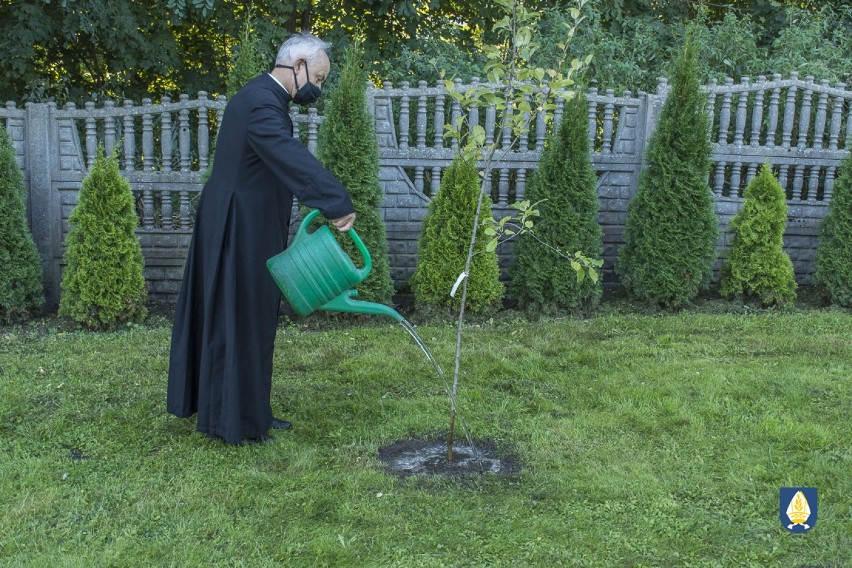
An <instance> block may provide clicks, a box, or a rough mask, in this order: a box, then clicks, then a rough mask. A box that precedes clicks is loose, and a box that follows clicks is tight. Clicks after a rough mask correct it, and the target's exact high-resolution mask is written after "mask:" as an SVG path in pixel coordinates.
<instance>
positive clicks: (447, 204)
mask: <svg viewBox="0 0 852 568" xmlns="http://www.w3.org/2000/svg"><path fill="white" fill-rule="evenodd" d="M479 190H480V179H479V174H478V172H477V171H476V169H475V168H474V167H473V166H472V165H471V164H470V163H469V162H467V161H465V159H464V158H463V157H460V156H459V157H456V158H455V160H453V162H452V163H451V164H450V166H449V167H448V168H447V169H446V170H445V171H444V175H443V177H442V179H441V185H440V187H439V188H438V192H437V194H436V195H435V196H434V197H433V198H432V201H430V202H429V208H428V211H427V213H426V218H425V219H424V220H423V227H422V229H421V231H420V238H419V240H418V258H417V269H416V271H415V273H414V275H413V276H412V278H411V290H412V292H413V293H414V301H415V307H416V308H417V309H424V310H425V311H429V310H432V309H435V308H439V309H440V308H452V309H454V310H457V309H458V308H459V307H460V301H461V298H460V296H461V295H460V294H456V295H455V297H450V290H451V289H452V287H453V284H455V282H456V279H457V278H458V276H459V274H461V273H462V272H463V271H464V266H465V260H466V259H467V254H468V246H469V244H470V236H471V230H472V227H473V221H474V217H475V215H476V203H477V200H478V199H479ZM482 211H483V214H484V215H490V211H491V200H490V199H489V198H488V196H487V195H486V196H485V197H484V199H483V203H482ZM477 230H478V231H479V233H478V234H477V239H476V248H475V249H474V257H473V259H472V261H471V266H470V274H469V276H468V285H467V306H466V308H467V310H469V311H471V312H473V313H485V312H489V311H491V310H492V309H494V308H496V307H497V306H498V304H499V302H500V300H501V298H502V296H503V284H502V283H501V282H500V269H499V266H498V263H497V253H496V251H487V250H486V243H487V242H488V240H489V239H488V237H487V236H486V235H485V225H484V224H480V225H479V228H478V229H477Z"/></svg>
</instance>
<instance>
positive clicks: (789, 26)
mask: <svg viewBox="0 0 852 568" xmlns="http://www.w3.org/2000/svg"><path fill="white" fill-rule="evenodd" d="M0 5H2V6H3V8H2V9H0V29H2V30H3V34H0V53H2V54H3V57H0V76H2V77H3V79H4V81H3V82H2V83H0V101H2V100H16V101H43V100H48V99H52V100H56V101H57V102H59V103H60V104H62V103H64V102H65V101H69V100H70V101H75V102H78V103H79V102H81V101H83V100H88V99H89V98H90V97H92V96H95V97H108V98H129V99H134V100H137V101H138V100H140V99H142V98H143V97H154V98H158V97H160V96H162V95H164V94H169V95H172V96H175V95H177V94H179V93H182V92H185V93H195V92H197V91H201V90H203V91H207V92H209V93H212V94H220V93H225V92H226V88H227V87H226V81H227V74H228V62H229V61H230V59H231V57H232V55H233V51H234V49H235V46H237V45H238V44H239V42H240V38H241V34H242V31H243V24H244V22H245V19H246V11H247V10H248V7H247V6H251V9H252V10H253V11H254V14H255V18H254V21H255V26H254V34H253V35H254V37H255V38H257V41H258V43H259V45H260V46H261V51H262V52H263V53H272V52H273V51H274V50H275V48H276V47H277V46H278V45H280V43H281V41H282V40H283V39H284V36H286V35H287V33H288V32H293V31H296V30H299V29H304V30H311V31H313V32H315V33H318V34H319V35H321V36H322V37H324V38H326V39H330V40H331V41H332V42H333V43H334V44H335V49H338V48H340V47H341V46H345V45H346V44H347V43H349V42H350V41H352V40H353V39H355V38H359V39H361V40H363V42H364V49H365V53H366V55H365V59H366V60H367V61H368V62H369V65H368V67H369V70H370V71H371V72H372V73H373V77H374V78H376V79H378V80H392V81H395V82H398V81H401V80H413V81H419V80H427V81H429V82H430V84H431V83H433V82H434V81H435V80H437V79H438V76H439V74H440V73H442V72H443V73H446V74H447V75H448V76H450V77H452V76H454V75H455V76H458V77H461V78H462V79H465V80H467V79H469V78H470V77H472V76H473V75H481V70H482V64H483V60H482V59H483V58H482V48H483V46H485V45H493V44H496V43H499V38H498V37H497V35H498V34H497V32H496V30H495V28H494V22H495V21H497V20H498V19H499V14H500V10H499V5H498V3H497V2H485V3H482V2H460V1H458V0H447V1H445V0H440V1H437V0H430V1H429V2H416V1H415V0H402V1H400V0H371V2H369V3H365V2H363V1H361V0H341V1H339V2H324V3H322V2H304V1H303V0H253V1H252V2H251V3H249V4H248V5H247V3H244V2H233V1H231V0H150V1H148V2H138V1H135V0H110V1H109V2H106V1H104V0H63V1H61V2H60V1H52V2H48V1H46V0H42V1H38V2H20V1H15V2H12V1H11V0H5V2H2V1H0ZM526 5H527V6H528V7H529V8H531V9H535V10H542V11H545V12H546V13H547V16H546V17H545V18H544V20H542V26H541V34H542V36H541V37H540V38H537V43H539V44H540V45H542V49H541V50H540V54H539V57H538V59H537V60H536V61H535V62H534V65H536V66H540V67H543V68H551V67H554V64H553V63H554V61H556V55H555V54H554V53H553V52H555V51H556V44H557V43H560V34H561V32H562V31H563V29H564V28H562V27H561V25H560V21H562V20H564V19H565V18H566V17H567V14H568V11H569V9H570V7H571V3H568V4H566V3H565V2H564V1H563V0H535V1H531V2H527V3H526ZM584 13H585V15H586V16H587V20H586V22H587V23H586V24H585V25H584V26H583V28H582V29H579V30H578V32H577V34H576V36H575V37H574V39H573V40H572V48H571V57H577V58H579V59H582V58H583V57H585V55H587V54H589V53H593V52H594V54H595V58H594V61H593V62H592V69H591V75H590V76H589V78H590V80H596V81H597V82H598V84H599V85H601V86H602V87H606V88H613V89H616V90H621V89H623V88H629V89H634V90H639V89H642V90H646V91H651V90H653V88H654V86H655V84H656V79H657V77H660V76H667V75H669V71H670V69H669V67H668V65H669V61H671V60H672V59H673V57H671V55H672V54H673V53H675V52H676V51H677V49H678V47H677V46H679V45H680V44H681V43H682V42H683V38H684V32H685V29H686V27H687V24H689V23H690V22H696V21H699V22H701V25H702V26H703V28H704V31H703V32H702V33H700V34H698V35H699V36H700V37H698V38H696V41H699V42H700V43H701V45H700V48H699V52H700V53H701V66H702V69H706V70H707V71H708V73H709V74H712V75H713V76H717V75H719V74H720V72H724V73H727V74H730V75H732V76H734V78H735V79H738V78H739V76H740V75H742V74H745V75H750V76H752V77H756V76H757V75H760V74H767V73H773V72H781V73H788V72H789V71H791V70H794V69H796V70H798V71H799V72H800V73H801V74H803V75H804V74H807V73H812V74H814V75H815V76H817V77H818V78H823V77H825V78H829V79H837V80H843V81H846V82H847V83H849V82H852V57H850V53H852V52H850V42H852V39H850V38H852V7H850V6H849V2H848V0H806V1H802V0H784V1H781V2H779V1H775V0H731V1H726V2H717V3H712V2H709V3H708V2H702V1H699V0H694V1H693V0H690V1H683V0H664V1H660V0H615V1H613V0H595V1H594V2H590V3H589V5H588V6H587V8H586V9H584ZM750 43H754V44H755V45H756V49H755V50H754V51H749V50H748V49H746V48H747V47H748V45H749V44H750ZM548 53H550V54H551V55H553V57H552V58H551V59H547V58H546V56H547V55H548ZM569 60H570V58H569ZM477 69H479V70H480V71H479V72H477ZM720 70H721V71H720ZM702 78H703V79H707V78H708V77H704V76H703V77H702ZM334 81H335V75H334V74H332V76H331V77H330V79H329V81H328V82H327V84H328V86H329V87H333V86H334Z"/></svg>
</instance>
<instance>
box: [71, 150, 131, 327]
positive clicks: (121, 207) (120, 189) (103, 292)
mask: <svg viewBox="0 0 852 568" xmlns="http://www.w3.org/2000/svg"><path fill="white" fill-rule="evenodd" d="M68 224H69V225H70V227H71V230H70V231H69V232H68V235H67V236H66V237H65V264H66V266H65V270H64V271H63V274H62V297H61V299H60V302H59V314H60V315H63V316H69V317H71V318H73V319H74V320H75V321H77V322H78V323H80V324H82V325H84V326H85V327H87V328H90V329H114V328H115V327H116V326H118V325H120V324H122V323H126V322H130V321H139V320H142V319H143V318H144V317H145V315H146V314H147V308H146V305H145V304H146V301H147V294H148V293H147V290H146V287H145V279H144V277H143V274H142V270H143V258H142V249H141V248H140V246H139V240H138V239H137V238H136V234H135V233H134V230H135V229H136V226H137V224H138V219H137V217H136V210H135V208H134V201H133V194H132V193H131V190H130V183H129V182H128V181H127V180H126V179H125V178H124V177H122V175H121V173H120V172H119V170H118V160H117V158H116V157H115V156H114V155H113V156H110V157H109V158H106V157H104V153H103V149H102V148H101V149H99V150H98V156H97V159H96V160H95V163H94V165H93V166H92V169H91V171H89V174H88V175H87V176H86V178H85V179H84V180H83V186H82V188H81V189H80V194H79V197H78V201H77V205H76V206H75V207H74V210H73V211H72V212H71V216H70V217H69V218H68Z"/></svg>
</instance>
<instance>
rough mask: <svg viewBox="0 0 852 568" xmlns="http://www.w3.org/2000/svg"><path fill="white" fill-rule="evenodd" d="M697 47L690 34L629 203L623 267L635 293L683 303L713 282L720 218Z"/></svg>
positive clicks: (670, 304)
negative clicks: (711, 180) (713, 189)
mask: <svg viewBox="0 0 852 568" xmlns="http://www.w3.org/2000/svg"><path fill="white" fill-rule="evenodd" d="M695 58H696V54H695V46H694V45H693V44H692V42H690V41H687V43H686V45H685V47H684V49H683V52H682V54H681V57H680V58H679V60H678V62H677V66H676V69H675V74H674V78H673V84H672V88H671V91H670V92H669V95H668V98H667V99H666V102H665V104H664V105H663V109H662V111H661V113H660V118H659V122H658V124H657V130H656V131H655V132H654V134H653V135H652V137H651V140H650V142H649V143H648V162H647V167H646V168H645V169H644V170H643V171H642V173H641V174H640V176H639V191H638V193H637V195H636V197H635V198H634V199H633V201H631V203H630V205H629V206H628V213H627V222H626V224H625V228H624V246H623V247H622V248H621V251H620V254H619V259H618V262H617V264H616V271H617V273H618V274H619V275H620V277H621V282H622V284H623V285H624V287H625V288H626V290H627V291H628V293H629V294H630V296H631V297H633V298H634V299H638V300H641V301H645V302H649V303H652V304H657V305H660V306H664V307H670V308H676V307H680V306H683V305H684V304H686V303H687V302H689V301H691V300H692V299H693V298H695V296H696V295H698V292H699V291H700V290H701V289H702V288H704V287H706V285H707V284H708V283H709V280H710V276H711V275H712V271H713V264H714V261H715V259H716V248H715V246H716V239H717V235H718V223H717V220H716V212H715V206H714V202H713V195H712V192H711V190H710V187H709V185H708V182H707V180H708V176H709V174H710V143H709V142H708V127H709V124H708V118H707V114H706V113H705V111H704V103H705V97H704V95H703V94H702V93H701V89H700V85H699V82H698V66H697V63H696V59H695Z"/></svg>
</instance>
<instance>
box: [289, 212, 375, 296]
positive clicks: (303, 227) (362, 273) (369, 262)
mask: <svg viewBox="0 0 852 568" xmlns="http://www.w3.org/2000/svg"><path fill="white" fill-rule="evenodd" d="M319 214H320V211H319V209H313V210H311V212H310V213H308V214H307V215H305V218H304V219H302V223H301V224H300V225H299V230H298V231H296V236H294V237H293V242H294V243H295V242H296V241H297V240H298V239H299V237H301V236H302V234H304V233H307V232H308V225H310V224H311V222H312V221H313V220H314V219H315V218H316V217H317V215H319ZM348 233H349V236H350V237H352V242H354V243H355V246H356V247H358V250H359V251H360V252H361V256H363V257H364V268H362V269H361V270H359V271H358V275H359V277H360V278H361V279H362V280H363V279H364V278H366V277H367V275H369V274H370V271H371V270H372V269H373V259H372V257H371V256H370V251H368V250H367V247H366V246H365V245H364V241H362V240H361V237H359V236H358V233H356V232H355V229H349V231H348Z"/></svg>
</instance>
